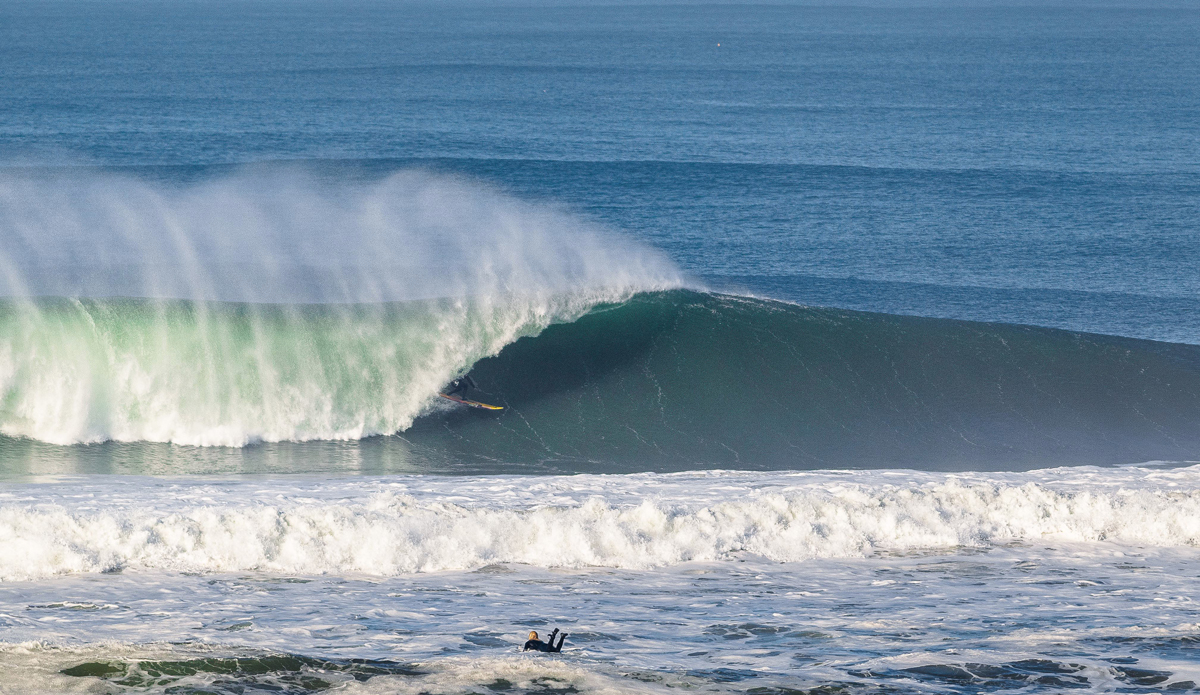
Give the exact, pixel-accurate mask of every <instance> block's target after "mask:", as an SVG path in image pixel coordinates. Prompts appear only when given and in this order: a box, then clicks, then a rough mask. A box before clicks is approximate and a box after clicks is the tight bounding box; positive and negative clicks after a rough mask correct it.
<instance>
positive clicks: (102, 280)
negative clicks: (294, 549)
mask: <svg viewBox="0 0 1200 695" xmlns="http://www.w3.org/2000/svg"><path fill="white" fill-rule="evenodd" d="M0 248H3V249H4V251H3V252H0V293H2V294H5V295H7V296H8V299H7V300H6V301H5V302H4V303H3V304H2V305H0V394H2V395H3V400H2V405H0V433H3V434H6V435H9V436H21V437H30V438H34V439H38V440H42V441H46V442H51V443H58V444H72V443H79V442H97V441H104V440H110V439H112V440H118V441H139V440H148V441H161V442H174V443H180V444H197V445H230V446H240V445H244V444H246V443H249V442H254V441H264V440H265V441H280V440H310V439H351V438H359V437H363V436H369V435H372V434H381V433H389V432H395V431H397V430H399V429H403V428H405V427H407V426H408V425H409V424H410V423H411V422H412V419H413V417H415V416H416V415H417V414H418V413H419V412H421V410H422V409H423V408H425V407H428V405H429V403H430V398H431V397H432V396H433V395H434V393H435V392H436V389H437V388H438V387H439V386H440V385H442V384H444V383H446V381H448V380H449V379H450V378H452V377H453V376H454V375H455V374H458V373H461V372H462V371H463V370H465V369H467V368H468V367H469V366H470V365H471V364H473V363H474V362H475V361H477V360H479V359H480V358H482V357H485V356H488V355H492V354H495V353H496V352H498V351H499V350H500V349H501V348H502V347H503V346H504V345H506V344H508V343H510V342H512V341H513V340H515V339H516V338H518V337H521V336H523V335H533V334H536V333H538V332H539V331H540V330H542V329H543V328H545V327H546V326H548V325H550V324H552V323H554V322H559V321H570V320H572V319H574V318H576V317H577V316H579V315H581V314H582V313H584V312H586V311H587V310H588V309H589V308H590V307H592V306H594V305H595V304H597V303H600V302H606V301H616V300H620V299H623V298H625V297H628V296H629V295H631V294H632V293H634V292H636V291H640V290H643V289H653V288H661V287H672V286H676V285H678V284H679V277H678V274H677V273H676V271H675V270H674V269H673V268H672V266H671V265H670V264H669V263H668V262H667V261H665V260H664V258H663V257H662V256H661V255H660V254H658V253H656V252H654V251H652V250H650V249H647V248H644V247H641V246H638V245H636V244H634V243H632V242H630V241H628V240H626V239H624V238H622V237H620V236H619V235H617V234H614V233H612V232H610V231H607V230H603V229H599V228H596V227H594V226H590V225H588V224H586V223H585V222H583V221H581V220H579V219H578V218H575V217H572V216H570V215H568V214H566V213H563V212H561V211H557V210H554V209H551V208H548V207H545V206H535V205H530V204H527V203H523V202H521V201H517V200H514V199H512V198H510V197H507V196H505V195H503V194H501V193H499V192H497V191H494V190H490V189H487V188H485V187H481V186H477V185H474V184H470V183H468V182H464V181H462V180H458V179H451V178H446V177H438V176H433V175H430V174H426V173H421V172H405V173H400V174H395V175H393V176H390V177H388V178H385V179H382V180H379V181H374V182H368V183H357V184H339V183H329V182H322V181H319V180H318V179H316V178H313V177H311V176H308V175H307V174H305V173H304V172H303V171H301V170H278V169H258V170H246V171H244V172H241V173H238V174H236V175H233V176H230V177H227V178H224V179H219V180H213V181H207V182H203V183H199V184H194V185H187V186H166V185H159V184H152V183H148V182H145V181H141V180H138V179H134V178H129V177H122V176H116V175H109V174H71V175H49V176H42V177H37V176H33V175H26V176H24V177H18V176H16V175H13V174H3V175H0ZM48 297H49V298H48ZM54 297H60V298H61V297H71V299H69V300H62V299H54ZM120 297H125V298H120ZM129 297H135V298H143V299H129Z"/></svg>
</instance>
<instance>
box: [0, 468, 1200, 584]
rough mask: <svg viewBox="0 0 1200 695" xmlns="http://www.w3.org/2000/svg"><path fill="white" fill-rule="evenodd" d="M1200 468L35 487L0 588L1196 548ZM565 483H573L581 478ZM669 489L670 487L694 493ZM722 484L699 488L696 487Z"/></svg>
mask: <svg viewBox="0 0 1200 695" xmlns="http://www.w3.org/2000/svg"><path fill="white" fill-rule="evenodd" d="M1092 470H1093V471H1096V470H1097V469H1092ZM1196 470H1197V469H1196V468H1192V469H1184V471H1183V472H1182V474H1180V478H1181V479H1180V480H1179V481H1177V482H1173V483H1164V482H1162V481H1157V482H1146V481H1139V480H1137V479H1136V478H1131V479H1129V480H1125V481H1124V482H1123V483H1122V484H1120V485H1105V484H1095V483H1094V482H1093V483H1084V482H1078V481H1077V482H1074V483H1071V482H1068V483H1066V484H1063V483H1061V482H1059V481H1054V480H1052V478H1053V477H1054V476H1053V475H1051V476H1049V479H1048V477H1047V476H1045V475H1032V476H1030V477H1024V478H1023V477H1022V476H1023V475H1028V474H1008V476H1007V478H1004V479H1000V480H988V479H986V478H981V476H979V475H975V476H973V477H968V478H963V479H958V478H954V477H949V478H947V477H941V478H939V479H934V480H933V481H932V482H930V481H926V482H920V481H910V482H904V479H903V476H901V477H900V478H899V479H898V480H897V482H896V483H895V484H892V483H886V482H883V481H882V480H881V479H879V478H876V479H870V480H864V481H862V482H859V481H858V480H856V479H855V478H854V476H848V477H847V476H843V477H841V478H838V477H837V476H828V475H827V476H826V479H825V480H822V481H819V482H815V483H808V484H803V481H797V482H796V484H791V485H789V484H788V480H786V479H783V480H773V481H767V482H771V483H773V484H772V485H770V486H768V487H765V488H763V489H756V490H749V491H745V492H743V493H737V494H729V495H727V496H722V497H723V499H721V500H717V499H710V500H708V501H704V502H698V501H696V500H694V499H693V500H690V501H689V500H688V499H687V495H686V494H683V495H676V496H671V495H670V494H669V492H665V493H664V494H662V495H657V496H651V497H645V498H642V499H641V501H640V502H638V501H636V495H635V496H634V497H631V496H630V495H629V494H627V493H629V492H630V491H629V490H623V489H622V488H623V486H626V485H629V484H633V483H632V482H630V481H628V479H626V478H623V477H618V478H611V479H607V480H606V481H605V482H603V483H602V485H603V486H604V487H605V488H606V489H605V490H601V491H600V492H598V493H596V494H582V493H579V494H575V495H567V496H568V497H572V496H573V497H574V498H575V499H574V501H571V500H561V499H560V501H559V503H557V504H520V505H512V504H509V503H508V502H507V501H506V499H505V496H504V495H503V494H499V493H496V494H495V495H494V499H490V500H489V499H487V498H486V497H485V498H480V497H478V496H476V497H474V498H470V499H468V498H467V497H464V496H463V495H455V494H453V493H449V492H447V493H438V494H430V493H428V492H411V493H410V492H402V491H396V490H387V489H379V488H378V487H376V489H374V490H372V489H371V488H372V485H373V484H372V483H369V482H367V483H360V484H358V485H360V486H361V487H360V488H359V489H358V491H357V492H355V493H353V494H348V493H346V492H345V491H342V492H338V493H337V494H336V495H334V498H333V499H329V498H326V499H320V498H314V494H313V492H312V491H306V490H302V489H292V490H288V489H287V487H286V486H284V487H283V488H282V489H279V487H278V486H277V485H276V484H267V483H263V484H261V485H260V484H254V486H255V489H254V490H251V491H250V493H251V494H250V496H249V497H248V496H247V494H246V493H247V491H246V490H245V489H240V490H234V491H232V492H221V491H216V492H214V491H211V490H210V491H201V492H199V493H196V491H191V492H193V493H196V494H194V495H192V497H191V498H190V499H183V498H185V497H187V495H184V494H183V493H187V492H189V491H188V490H178V491H176V493H172V494H166V493H162V492H157V493H151V492H148V491H147V490H148V489H147V488H143V489H141V491H140V492H138V495H139V497H138V499H137V500H134V501H131V500H128V499H121V492H120V491H116V493H115V494H109V495H92V494H83V495H75V496H72V497H64V498H56V499H41V498H39V497H38V493H37V492H36V491H26V492H24V493H22V494H23V495H27V497H26V498H25V499H22V500H15V499H12V498H11V497H10V498H9V499H8V500H6V501H4V502H3V504H2V506H0V538H2V539H3V540H4V542H3V547H4V552H3V553H0V578H2V579H4V580H6V581H12V580H27V579H37V578H44V577H49V576H52V575H57V574H65V573H79V572H84V573H87V572H111V571H120V570H125V569H132V570H146V569H163V570H172V571H186V572H230V571H248V570H256V571H262V572H269V573H295V574H323V573H331V574H344V573H363V574H368V575H385V576H386V575H397V574H405V573H414V572H435V571H440V570H469V569H474V568H479V567H482V566H485V565H488V564H494V563H525V564H530V565H535V566H544V567H586V566H603V567H618V568H632V569H645V568H653V567H661V566H668V565H674V564H677V563H682V562H688V561H694V560H699V561H721V560H729V559H735V558H737V557H738V556H739V555H740V554H742V553H749V554H753V555H757V556H761V557H765V558H767V559H769V560H773V561H780V562H799V561H803V560H805V559H809V558H821V557H835V558H837V557H857V556H863V555H867V554H870V553H872V552H875V551H882V550H887V551H911V550H917V549H940V550H949V549H953V548H956V547H959V546H979V547H986V546H990V545H994V544H1004V543H1011V542H1056V543H1061V542H1074V543H1095V542H1100V541H1104V542H1108V543H1115V544H1138V545H1149V546H1159V547H1177V546H1191V547H1195V546H1197V545H1200V487H1198V486H1197V485H1196V480H1195V476H1196ZM744 475H750V476H755V475H774V474H744ZM1097 477H1098V479H1100V480H1101V481H1103V476H1102V475H1101V476H1097ZM635 478H637V476H635ZM558 480H559V481H565V482H561V483H560V484H562V485H564V486H568V487H569V485H570V484H571V483H572V481H575V480H578V479H576V478H563V479H558ZM601 480H605V479H604V478H601ZM505 482H506V481H503V480H502V481H499V482H498V483H489V484H496V485H499V486H500V487H503V486H504V484H505ZM507 482H510V483H511V482H512V481H507ZM638 482H642V483H644V482H645V481H638ZM651 482H653V481H651ZM741 482H743V483H744V482H745V481H741ZM1110 482H1111V481H1110ZM518 483H519V481H518ZM661 483H663V484H664V485H665V486H666V487H662V488H659V489H662V490H669V489H671V488H674V487H678V486H679V485H681V484H683V485H684V486H685V487H686V486H687V485H688V482H687V480H683V481H680V480H671V479H663V480H661ZM529 484H530V483H529V482H526V483H520V485H529ZM723 484H725V483H723V481H721V480H720V479H717V480H708V481H700V487H699V488H697V490H709V491H711V490H710V486H712V485H716V486H718V487H721V486H722V485H723ZM193 485H200V484H199V483H196V484H193ZM417 487H420V484H419V481H417ZM257 488H262V489H257ZM564 494H565V493H564ZM255 497H257V499H254V498H255ZM468 497H470V495H468ZM181 500H182V501H181Z"/></svg>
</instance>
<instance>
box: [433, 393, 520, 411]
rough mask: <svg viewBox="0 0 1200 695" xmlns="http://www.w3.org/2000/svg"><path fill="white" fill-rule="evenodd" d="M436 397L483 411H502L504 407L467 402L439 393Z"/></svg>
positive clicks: (463, 399)
mask: <svg viewBox="0 0 1200 695" xmlns="http://www.w3.org/2000/svg"><path fill="white" fill-rule="evenodd" d="M438 395H439V396H441V397H442V398H445V399H447V400H451V401H454V402H455V403H462V404H463V405H465V406H467V407H468V408H483V409H484V410H504V406H502V405H488V404H487V403H480V402H479V401H468V400H467V399H465V398H459V397H458V396H448V395H446V394H444V393H439V394H438Z"/></svg>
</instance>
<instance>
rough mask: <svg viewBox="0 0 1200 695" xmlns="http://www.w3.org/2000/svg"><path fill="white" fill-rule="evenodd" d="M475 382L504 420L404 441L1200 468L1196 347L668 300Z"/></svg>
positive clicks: (431, 423) (567, 456)
mask: <svg viewBox="0 0 1200 695" xmlns="http://www.w3.org/2000/svg"><path fill="white" fill-rule="evenodd" d="M472 373H473V374H474V375H475V379H476V380H477V381H478V382H479V383H480V384H481V385H483V386H484V387H485V388H486V389H488V390H490V391H493V392H495V393H498V394H503V396H504V403H505V404H506V405H508V406H509V410H506V411H505V412H504V413H503V414H501V416H499V417H479V416H477V415H476V414H474V413H449V414H445V415H436V416H433V417H431V418H427V419H421V420H418V421H417V423H416V424H415V425H414V427H413V429H412V430H411V431H410V432H408V433H407V434H406V438H407V439H408V440H409V441H410V442H413V443H417V444H421V445H424V446H427V447H430V448H432V449H437V450H444V451H450V452H453V453H454V454H455V455H456V456H459V457H462V458H471V457H476V458H478V459H480V460H482V459H483V458H484V457H490V458H496V459H501V460H510V461H528V460H530V459H533V460H537V461H541V462H542V463H543V465H544V466H546V467H548V468H551V469H557V470H569V471H578V470H585V471H618V470H621V471H628V470H683V469H689V468H696V467H697V466H700V467H705V466H708V467H717V468H731V467H732V468H752V469H754V468H758V469H768V468H775V469H780V468H782V469H788V468H837V467H915V468H922V469H930V468H932V469H951V470H961V469H979V468H985V469H986V468H993V469H994V468H1040V467H1048V466H1056V465H1068V464H1111V463H1123V462H1140V461H1147V460H1196V459H1200V347H1197V346H1191V345H1173V344H1166V343H1156V342H1152V341H1142V340H1131V339H1123V338H1115V337H1109V336H1100V335H1088V334H1078V333H1072V332H1068V331H1061V330H1053V329H1041V328H1031V327H1023V326H1013V325H1003V324H983V323H973V322H966V321H951V320H941V319H925V318H916V317H902V316H890V315H882V314H869V313H861V312H852V311H842V310H835V309H818V308H809V307H801V306H795V305H790V304H783V303H779V302H772V301H766V300H757V299H746V298H736V297H729V296H721V295H712V294H703V293H696V292H690V291H683V290H681V291H672V292H665V293H650V294H642V295H638V296H637V297H635V298H634V299H633V300H631V301H629V302H627V303H625V304H623V305H620V306H615V307H608V308H606V309H604V310H596V311H593V312H592V313H590V314H588V315H587V316H584V317H583V318H581V319H580V320H579V321H577V322H575V323H573V324H570V325H558V326H552V327H550V328H548V329H547V330H546V331H544V332H543V333H542V334H540V335H539V336H538V337H536V338H531V339H522V340H518V341H517V342H516V343H514V344H513V345H510V346H508V347H507V348H505V349H504V350H503V351H502V352H501V353H500V354H499V355H497V356H496V357H492V358H489V359H485V360H483V361H481V362H479V363H478V364H477V365H475V368H474V370H473V372H472Z"/></svg>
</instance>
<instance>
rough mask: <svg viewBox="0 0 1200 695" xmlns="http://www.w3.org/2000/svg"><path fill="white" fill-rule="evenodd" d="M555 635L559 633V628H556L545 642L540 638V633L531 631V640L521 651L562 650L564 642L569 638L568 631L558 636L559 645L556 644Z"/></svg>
mask: <svg viewBox="0 0 1200 695" xmlns="http://www.w3.org/2000/svg"><path fill="white" fill-rule="evenodd" d="M555 635H558V628H554V632H551V633H550V639H549V640H547V641H546V642H543V641H541V640H540V639H538V634H537V633H536V632H530V633H529V641H528V642H526V643H525V648H524V649H522V650H521V651H523V652H528V651H535V652H561V651H562V646H563V642H565V641H566V639H567V633H565V632H564V633H562V634H561V635H559V636H558V646H557V647H556V646H554V636H555Z"/></svg>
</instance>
